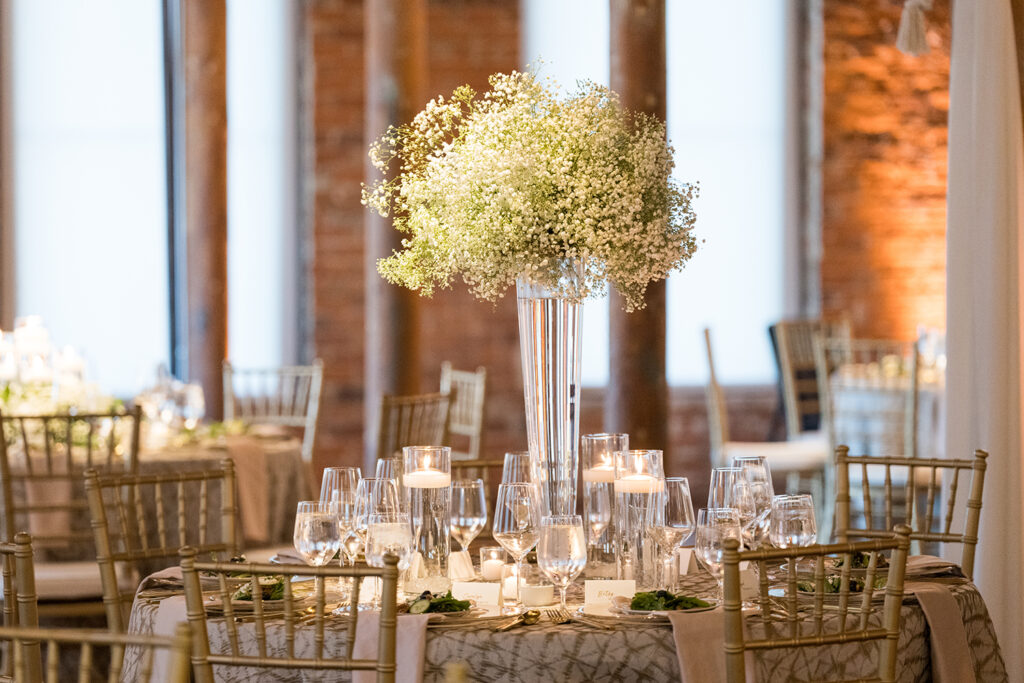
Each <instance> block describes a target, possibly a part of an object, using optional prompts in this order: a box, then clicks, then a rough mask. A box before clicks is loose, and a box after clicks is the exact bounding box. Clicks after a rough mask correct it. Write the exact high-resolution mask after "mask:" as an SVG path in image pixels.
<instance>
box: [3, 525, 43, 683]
mask: <svg viewBox="0 0 1024 683" xmlns="http://www.w3.org/2000/svg"><path fill="white" fill-rule="evenodd" d="M0 562H2V568H3V581H4V586H3V596H4V606H3V614H4V621H3V625H4V626H5V627H16V626H20V627H23V628H38V626H39V606H38V604H37V598H36V579H35V566H34V562H33V560H32V537H31V536H29V535H28V534H26V533H24V532H22V533H18V534H16V535H15V537H14V542H13V543H7V542H0ZM3 645H4V647H3V666H2V667H0V680H2V679H4V678H8V679H10V678H13V677H14V673H15V671H14V653H13V651H12V649H13V648H12V647H11V645H10V642H9V641H3ZM21 657H22V659H23V660H24V661H25V666H26V667H28V669H29V671H30V672H33V675H35V676H36V677H38V673H39V672H40V671H41V667H42V660H41V657H40V653H39V644H38V643H35V644H32V643H26V644H25V646H24V647H23V648H22V652H21ZM32 680H36V678H33V679H32Z"/></svg>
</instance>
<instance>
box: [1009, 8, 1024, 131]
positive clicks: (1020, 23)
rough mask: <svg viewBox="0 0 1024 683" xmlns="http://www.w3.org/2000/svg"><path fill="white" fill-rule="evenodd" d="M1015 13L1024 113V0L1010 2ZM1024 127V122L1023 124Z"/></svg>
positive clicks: (1018, 78) (1014, 29) (1018, 77)
mask: <svg viewBox="0 0 1024 683" xmlns="http://www.w3.org/2000/svg"><path fill="white" fill-rule="evenodd" d="M1010 10H1011V11H1012V13H1013V39H1014V42H1015V43H1016V48H1017V80H1018V82H1019V84H1020V93H1019V97H1020V109H1021V111H1022V112H1024V0H1010ZM1021 125H1024V121H1022V122H1021Z"/></svg>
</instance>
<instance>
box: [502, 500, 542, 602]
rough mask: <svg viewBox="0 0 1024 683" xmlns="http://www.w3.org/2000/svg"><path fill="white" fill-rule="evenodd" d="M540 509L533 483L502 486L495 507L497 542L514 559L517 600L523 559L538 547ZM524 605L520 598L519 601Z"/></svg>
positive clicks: (519, 596)
mask: <svg viewBox="0 0 1024 683" xmlns="http://www.w3.org/2000/svg"><path fill="white" fill-rule="evenodd" d="M537 526H538V524H537V508H536V501H535V495H534V488H533V485H532V484H521V483H516V484H501V485H499V486H498V501H497V503H496V504H495V508H494V525H493V531H494V540H496V541H497V542H498V543H500V544H501V547H503V548H504V549H505V550H507V551H508V553H509V554H510V555H511V556H512V557H513V558H514V559H515V561H516V570H517V576H518V577H519V579H518V580H517V581H516V598H517V599H520V598H521V595H520V590H519V587H520V584H521V582H522V578H523V558H524V557H526V554H527V553H529V552H530V549H531V548H533V546H534V545H536V544H537V533H538V532H537ZM520 602H521V599H520Z"/></svg>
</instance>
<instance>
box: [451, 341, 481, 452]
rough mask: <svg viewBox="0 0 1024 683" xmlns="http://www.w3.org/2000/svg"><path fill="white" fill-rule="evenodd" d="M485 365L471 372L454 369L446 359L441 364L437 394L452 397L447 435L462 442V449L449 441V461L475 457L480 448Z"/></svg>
mask: <svg viewBox="0 0 1024 683" xmlns="http://www.w3.org/2000/svg"><path fill="white" fill-rule="evenodd" d="M486 390H487V368H484V367H479V368H477V369H476V370H475V371H474V372H469V371H467V370H455V369H453V368H452V364H451V363H450V362H448V361H445V362H443V363H441V393H442V394H451V395H453V396H454V397H455V398H454V400H453V401H452V404H451V415H450V418H449V423H448V432H449V436H450V437H451V438H452V439H456V438H458V439H459V440H460V441H461V442H464V443H465V445H466V447H465V449H462V448H458V446H460V445H461V443H455V444H453V448H452V460H453V461H454V460H479V459H480V453H481V452H482V450H483V431H484V408H485V404H486V401H485V399H486Z"/></svg>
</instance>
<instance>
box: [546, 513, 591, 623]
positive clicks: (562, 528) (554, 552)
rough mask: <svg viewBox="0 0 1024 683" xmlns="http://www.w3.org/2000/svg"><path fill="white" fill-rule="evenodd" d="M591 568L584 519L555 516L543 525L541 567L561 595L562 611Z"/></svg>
mask: <svg viewBox="0 0 1024 683" xmlns="http://www.w3.org/2000/svg"><path fill="white" fill-rule="evenodd" d="M586 565H587V541H586V538H585V537H584V534H583V518H582V517H580V516H579V515H554V516H551V517H544V518H542V519H541V522H540V538H539V540H538V541H537V566H539V567H540V570H541V571H542V572H544V575H545V576H547V577H548V579H550V580H551V583H553V584H555V585H556V586H558V590H559V591H560V592H561V598H562V609H563V610H564V609H566V607H565V592H566V590H567V589H568V588H569V584H570V583H572V582H573V581H574V580H575V579H576V577H577V576H579V575H580V572H582V571H583V568H584V567H585V566H586Z"/></svg>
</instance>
